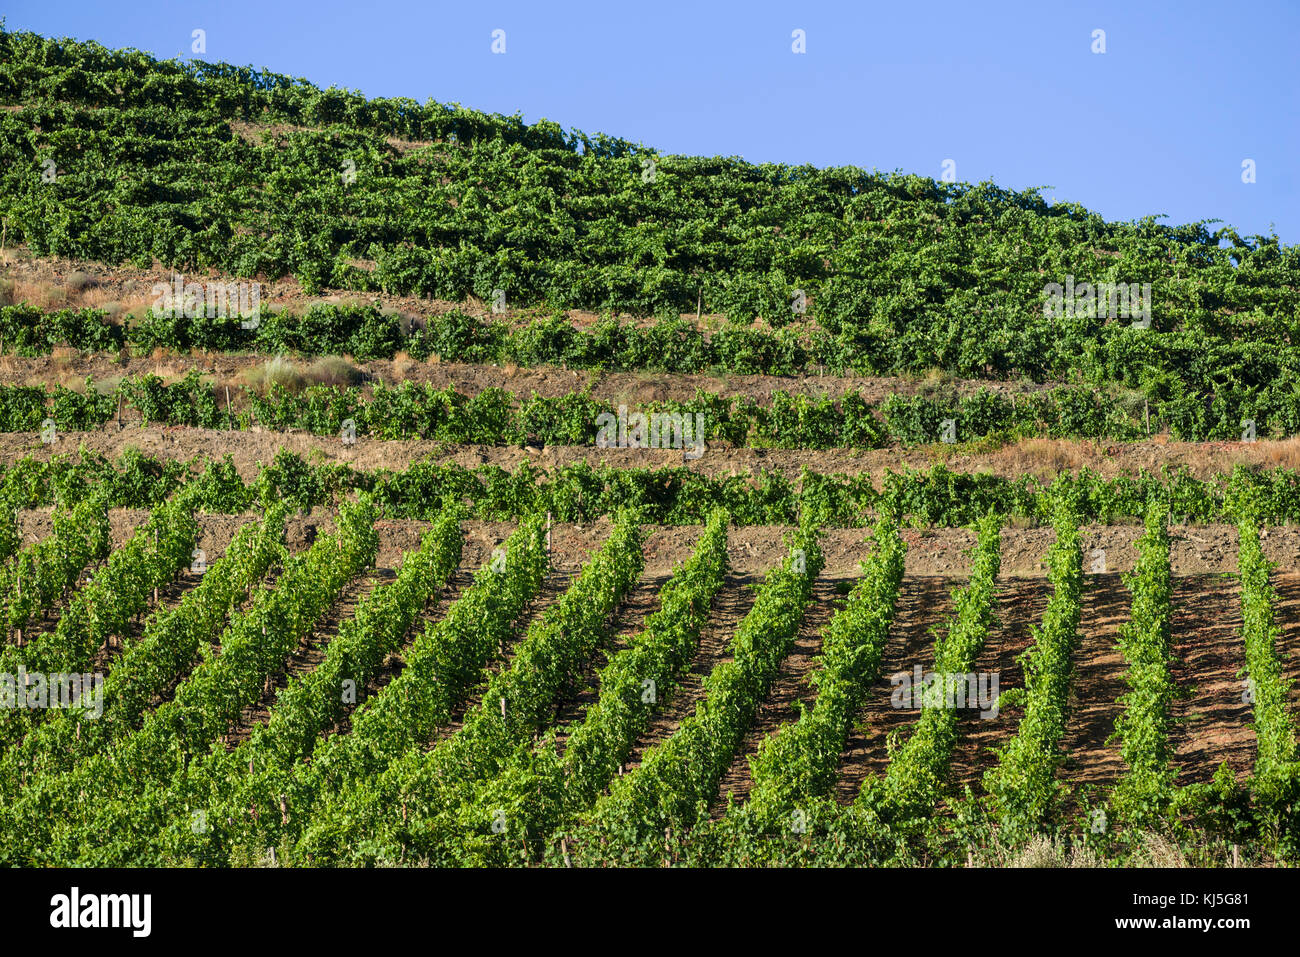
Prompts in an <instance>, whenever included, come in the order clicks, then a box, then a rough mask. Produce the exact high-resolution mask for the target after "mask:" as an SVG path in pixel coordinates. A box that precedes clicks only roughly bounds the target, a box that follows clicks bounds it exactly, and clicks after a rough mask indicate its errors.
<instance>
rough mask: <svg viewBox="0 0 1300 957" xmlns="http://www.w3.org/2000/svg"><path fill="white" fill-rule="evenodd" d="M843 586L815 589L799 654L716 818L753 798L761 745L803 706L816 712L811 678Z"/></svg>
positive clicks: (774, 691) (720, 799)
mask: <svg viewBox="0 0 1300 957" xmlns="http://www.w3.org/2000/svg"><path fill="white" fill-rule="evenodd" d="M838 584H839V582H838V581H835V580H831V579H828V578H827V577H826V576H825V575H823V576H821V577H819V578H818V579H817V581H816V582H815V583H814V586H813V596H812V601H811V602H810V603H809V605H808V608H807V610H806V611H805V612H804V616H803V621H802V622H801V623H800V625H799V633H798V635H797V636H796V638H795V644H794V648H793V649H792V650H791V652H790V654H789V655H787V656H786V658H785V660H784V661H783V662H782V663H781V670H780V672H779V673H778V674H777V677H776V680H775V681H774V682H773V683H772V687H771V690H770V691H769V692H768V695H767V697H766V698H764V699H763V703H762V704H760V705H759V708H758V713H757V714H755V716H754V723H753V725H752V727H751V728H750V729H749V731H748V732H746V734H745V737H744V740H743V742H742V743H741V746H740V748H739V749H738V750H737V752H736V757H735V759H734V760H733V761H732V762H731V766H730V767H729V768H728V769H727V773H726V774H725V775H723V778H722V781H721V783H720V785H719V788H718V795H717V797H716V798H715V800H714V802H713V815H714V817H721V816H722V814H723V813H724V812H725V810H726V808H727V805H728V804H729V803H730V802H732V801H733V800H734V801H735V802H737V803H741V802H743V801H745V800H746V799H747V798H748V797H749V792H750V789H751V788H752V787H753V783H754V782H753V779H752V778H751V777H750V764H749V762H750V759H751V758H752V757H753V756H754V755H756V754H758V749H759V746H760V745H761V744H762V742H763V741H764V740H766V739H767V738H769V737H771V736H772V735H774V734H776V732H777V729H779V728H780V727H781V726H782V725H785V724H788V723H790V722H793V721H798V720H799V706H800V705H801V704H802V705H804V706H805V707H812V703H813V700H814V699H815V698H816V694H815V693H814V691H813V689H812V688H811V687H810V686H809V685H808V678H809V676H810V675H811V674H812V672H813V670H814V667H815V658H816V656H817V655H819V654H820V653H821V647H822V637H823V635H824V634H825V632H826V627H827V626H828V625H829V624H830V621H831V618H833V617H834V616H835V613H836V612H838V611H839V609H840V608H841V607H842V606H843V604H844V599H843V596H842V595H841V594H840V592H839V591H838V589H837V587H836V586H837V585H838Z"/></svg>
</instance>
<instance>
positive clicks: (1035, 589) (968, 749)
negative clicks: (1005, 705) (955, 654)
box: [950, 578, 1052, 795]
mask: <svg viewBox="0 0 1300 957" xmlns="http://www.w3.org/2000/svg"><path fill="white" fill-rule="evenodd" d="M1051 594H1052V589H1051V585H1050V584H1049V583H1048V582H1047V580H1046V579H1042V578H1038V579H1011V580H1009V581H1006V582H1004V583H1001V584H1000V586H999V588H998V596H997V609H996V614H997V618H998V623H997V625H996V626H995V627H994V628H993V629H992V630H991V631H990V633H989V636H988V640H987V642H985V645H984V650H983V651H982V652H981V653H980V656H979V658H978V659H977V660H976V662H975V672H976V673H977V674H988V675H992V674H996V675H997V676H998V691H999V692H1006V691H1010V690H1011V689H1012V688H1023V687H1024V686H1025V674H1024V667H1023V666H1022V665H1021V662H1020V656H1021V655H1023V654H1024V653H1025V652H1026V651H1027V650H1028V649H1029V647H1030V646H1031V645H1032V644H1033V641H1034V635H1033V631H1032V629H1033V628H1034V627H1035V626H1037V625H1039V624H1041V623H1042V620H1043V612H1044V611H1045V610H1046V609H1047V601H1048V599H1049V598H1050V597H1051ZM990 690H991V689H990ZM1022 714H1023V712H1022V711H1020V710H1019V709H1016V710H1014V711H1012V710H1007V709H1001V710H999V711H998V713H997V714H996V715H989V717H988V718H984V717H982V715H981V713H980V712H978V711H974V710H963V711H960V712H958V722H957V726H958V729H959V730H958V734H959V738H958V740H957V746H956V748H955V749H954V751H953V757H952V772H951V775H950V780H951V782H952V785H953V792H954V794H957V795H960V794H961V791H962V788H964V787H970V788H971V789H972V790H974V791H975V792H976V793H981V791H982V785H981V780H982V778H983V775H984V772H985V771H986V770H987V769H988V768H990V767H992V766H993V765H994V764H995V763H996V762H997V756H996V755H995V754H993V753H992V751H991V750H990V749H991V748H995V747H1002V746H1004V745H1005V744H1006V743H1007V742H1008V741H1009V740H1011V738H1012V737H1013V736H1014V735H1015V733H1016V730H1017V728H1018V727H1019V725H1020V718H1021V715H1022Z"/></svg>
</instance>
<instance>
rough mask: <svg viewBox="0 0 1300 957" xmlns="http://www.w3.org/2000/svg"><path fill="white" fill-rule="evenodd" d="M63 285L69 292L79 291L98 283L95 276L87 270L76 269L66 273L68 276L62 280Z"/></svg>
mask: <svg viewBox="0 0 1300 957" xmlns="http://www.w3.org/2000/svg"><path fill="white" fill-rule="evenodd" d="M63 284H64V286H66V287H67V289H68V291H69V292H81V291H82V290H83V289H89V288H90V287H92V286H95V285H98V283H97V282H96V280H95V277H94V276H92V275H91V274H90V273H88V272H83V271H81V270H80V269H78V270H77V271H76V272H71V273H68V277H67V278H66V279H65V280H64V281H63Z"/></svg>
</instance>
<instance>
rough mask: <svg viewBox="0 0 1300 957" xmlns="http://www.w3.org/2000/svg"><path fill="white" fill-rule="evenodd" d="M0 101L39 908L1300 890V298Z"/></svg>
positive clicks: (3, 675)
mask: <svg viewBox="0 0 1300 957" xmlns="http://www.w3.org/2000/svg"><path fill="white" fill-rule="evenodd" d="M0 107H3V109H0V157H2V158H3V160H4V163H3V165H2V166H0V169H2V170H3V172H2V173H0V219H2V220H3V237H2V240H0V269H2V270H3V273H2V275H0V467H2V471H0V617H2V618H3V628H4V642H3V649H2V650H0V658H2V659H3V661H0V705H3V707H0V791H2V792H3V793H2V795H0V833H3V835H4V840H3V841H0V860H2V861H3V862H4V863H6V864H10V865H32V864H40V865H73V864H77V865H104V864H124V865H141V864H182V865H200V864H202V865H217V866H248V865H255V864H263V863H270V862H272V861H273V862H275V863H277V864H289V865H318V864H330V865H374V864H407V865H416V864H426V863H427V864H443V865H484V864H486V865H554V866H566V865H567V866H582V865H613V864H630V865H644V866H660V865H663V864H665V863H668V864H678V863H681V864H704V865H733V864H734V865H740V864H745V865H748V864H760V863H775V864H787V865H805V864H815V865H832V864H855V865H964V864H1005V863H1014V862H1016V861H1017V860H1019V859H1021V855H1023V854H1024V853H1025V849H1026V848H1028V847H1030V846H1033V847H1035V848H1038V851H1035V853H1040V852H1041V848H1042V847H1043V846H1044V845H1043V842H1044V841H1045V840H1046V841H1047V842H1050V848H1051V853H1052V854H1053V855H1055V857H1056V859H1058V860H1060V861H1062V862H1065V861H1073V862H1076V863H1078V862H1084V863H1096V862H1099V861H1118V862H1124V863H1140V862H1143V861H1146V860H1150V859H1155V858H1159V859H1161V860H1167V859H1168V858H1169V856H1170V855H1171V854H1172V855H1174V856H1176V857H1178V858H1181V859H1185V860H1187V861H1190V862H1195V863H1207V864H1220V863H1225V862H1227V861H1229V860H1234V859H1235V860H1239V861H1240V860H1245V861H1246V862H1248V863H1254V864H1272V863H1277V862H1286V861H1290V860H1293V859H1294V856H1295V854H1296V842H1297V840H1298V839H1300V830H1298V829H1297V828H1298V827H1300V821H1298V820H1297V817H1296V815H1297V811H1296V799H1297V794H1298V793H1300V777H1298V776H1297V768H1298V767H1300V765H1298V764H1297V758H1296V732H1295V719H1296V713H1297V706H1298V705H1300V701H1298V700H1297V696H1298V694H1300V692H1297V690H1296V678H1297V677H1298V676H1300V657H1298V653H1300V615H1297V602H1300V528H1297V522H1300V475H1298V474H1297V472H1296V471H1295V470H1294V467H1295V466H1296V465H1297V461H1298V460H1300V452H1298V451H1297V450H1300V444H1297V443H1298V442H1300V438H1297V434H1300V392H1298V391H1297V390H1296V388H1295V385H1294V382H1295V381H1296V376H1295V373H1296V371H1297V366H1298V363H1297V353H1296V336H1297V332H1300V292H1298V289H1300V283H1298V282H1297V277H1300V259H1298V258H1297V253H1296V250H1295V249H1294V248H1288V247H1284V246H1282V245H1280V244H1279V243H1278V242H1277V241H1276V240H1275V239H1272V238H1266V237H1241V236H1238V235H1236V233H1235V232H1233V231H1232V230H1231V229H1230V228H1227V227H1224V228H1222V229H1219V230H1217V231H1216V232H1213V233H1212V232H1210V231H1209V230H1208V228H1207V227H1206V225H1205V224H1193V225H1191V226H1184V227H1170V226H1165V225H1161V224H1159V223H1157V222H1156V221H1155V220H1144V221H1141V222H1137V223H1108V222H1105V221H1104V220H1102V219H1101V218H1100V217H1098V216H1096V215H1095V214H1093V213H1090V212H1089V211H1087V210H1084V209H1082V208H1080V207H1077V206H1073V205H1069V204H1055V205H1054V204H1049V203H1047V202H1045V201H1044V200H1043V199H1042V197H1041V196H1039V195H1038V194H1037V193H1036V192H1028V193H1014V192H1009V191H1005V190H1001V189H998V188H996V187H995V186H993V185H992V184H980V185H976V186H972V185H968V184H946V183H937V182H934V181H932V180H928V179H924V178H920V177H914V176H904V175H901V174H892V175H880V174H875V173H871V174H868V173H866V172H864V171H862V170H857V169H850V168H841V169H825V170H822V169H814V168H808V167H800V168H788V167H777V166H755V165H751V164H746V163H743V162H741V161H739V160H731V159H726V160H724V159H706V158H698V157H681V156H663V155H660V154H659V153H657V152H656V151H654V150H653V149H651V148H649V147H646V146H643V145H639V144H632V143H628V142H624V141H621V140H613V139H610V138H607V137H602V136H591V135H587V134H583V133H581V132H579V131H566V130H563V129H561V128H560V127H558V126H556V125H555V124H552V123H547V122H542V123H538V124H534V125H526V124H524V123H522V122H521V121H520V120H519V119H518V118H512V117H501V116H489V115H484V114H478V113H474V112H472V111H468V110H464V109H461V108H451V107H444V106H441V105H438V104H434V103H429V104H426V105H420V104H417V103H415V102H413V101H406V100H365V99H363V98H361V97H360V96H358V95H355V94H351V93H345V92H341V91H338V90H320V89H316V88H315V87H312V86H310V85H309V84H306V83H305V81H298V80H291V79H289V78H287V77H281V76H278V75H275V74H270V73H265V72H257V71H250V70H246V69H241V68H233V67H229V66H227V65H224V64H201V63H191V64H181V63H176V62H170V61H169V62H158V61H155V60H153V59H152V58H150V57H148V56H146V55H144V54H140V53H137V52H133V51H109V50H105V49H103V48H101V47H98V46H97V45H95V44H90V43H77V42H73V41H52V40H46V39H43V38H40V37H36V36H33V35H31V34H23V33H9V32H0ZM341 171H348V175H341ZM651 174H653V175H651ZM1067 277H1068V279H1069V283H1070V286H1071V288H1072V289H1079V288H1081V287H1082V285H1083V284H1084V283H1089V284H1092V285H1096V286H1104V287H1106V288H1107V289H1108V290H1113V289H1114V288H1115V284H1117V283H1124V284H1136V285H1137V286H1138V287H1139V288H1141V287H1142V286H1143V285H1144V284H1149V285H1150V289H1151V290H1152V292H1151V293H1149V294H1147V298H1146V301H1145V306H1144V308H1145V309H1147V310H1149V315H1146V316H1144V315H1135V316H1123V317H1116V316H1113V315H1099V314H1097V311H1096V310H1095V309H1094V310H1092V314H1089V313H1088V312H1087V311H1082V312H1080V311H1076V310H1071V313H1070V314H1059V313H1053V312H1052V310H1051V309H1050V308H1046V306H1047V305H1050V295H1051V294H1050V292H1049V291H1048V287H1049V286H1050V285H1051V284H1053V283H1062V284H1063V283H1065V281H1066V279H1067ZM1126 289H1127V286H1126ZM241 297H242V298H241ZM1099 304H1101V301H1095V302H1094V305H1099ZM1134 304H1135V302H1132V303H1130V305H1134ZM1144 320H1145V321H1144ZM918 680H919V684H917V682H918Z"/></svg>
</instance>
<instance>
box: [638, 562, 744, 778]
mask: <svg viewBox="0 0 1300 957" xmlns="http://www.w3.org/2000/svg"><path fill="white" fill-rule="evenodd" d="M760 581H761V579H760V578H759V577H758V576H743V575H737V574H735V573H734V572H733V573H732V574H729V575H728V576H727V579H726V581H725V582H724V583H723V586H722V588H721V589H719V590H718V594H717V596H716V597H715V598H714V599H713V607H712V608H711V609H710V611H709V620H708V622H707V624H705V626H704V628H703V629H701V632H700V645H699V650H698V651H697V652H696V654H695V657H694V658H693V659H692V661H691V665H690V668H689V670H688V671H687V673H686V674H685V675H683V677H682V680H681V683H680V684H679V685H678V686H677V688H676V690H675V691H674V692H673V693H672V695H671V696H670V697H668V698H666V699H665V700H664V701H663V702H662V704H661V706H660V708H659V709H658V710H657V711H656V712H655V713H654V715H653V716H652V717H651V719H650V724H649V725H648V727H647V728H646V730H645V731H644V732H643V733H642V734H641V736H640V737H639V738H638V739H637V742H636V744H635V745H634V746H633V748H632V752H631V753H630V754H629V755H628V760H627V764H626V765H625V766H624V767H625V769H626V770H630V769H632V768H635V767H636V766H638V765H639V764H640V763H641V758H642V756H643V755H644V754H645V752H646V750H647V749H649V748H651V747H654V746H655V745H657V744H659V743H661V742H663V741H665V740H667V739H668V738H669V737H671V736H672V735H673V733H674V732H675V731H676V730H677V728H678V726H679V725H680V724H681V723H682V721H684V720H685V719H686V718H688V717H689V716H690V715H692V714H694V713H695V706H696V705H697V704H698V703H699V701H700V700H701V699H702V698H703V697H704V679H705V678H706V677H708V675H709V673H710V672H711V671H712V670H713V669H714V668H715V667H717V666H718V665H719V664H720V663H721V662H723V661H726V660H728V659H729V658H730V657H731V650H730V645H731V639H732V637H733V636H734V635H735V633H736V628H737V626H738V625H739V624H740V622H741V621H742V620H743V619H744V617H745V616H746V615H747V614H749V611H750V609H751V608H753V607H754V599H755V597H756V595H755V591H754V586H756V585H758V584H759V582H760Z"/></svg>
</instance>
